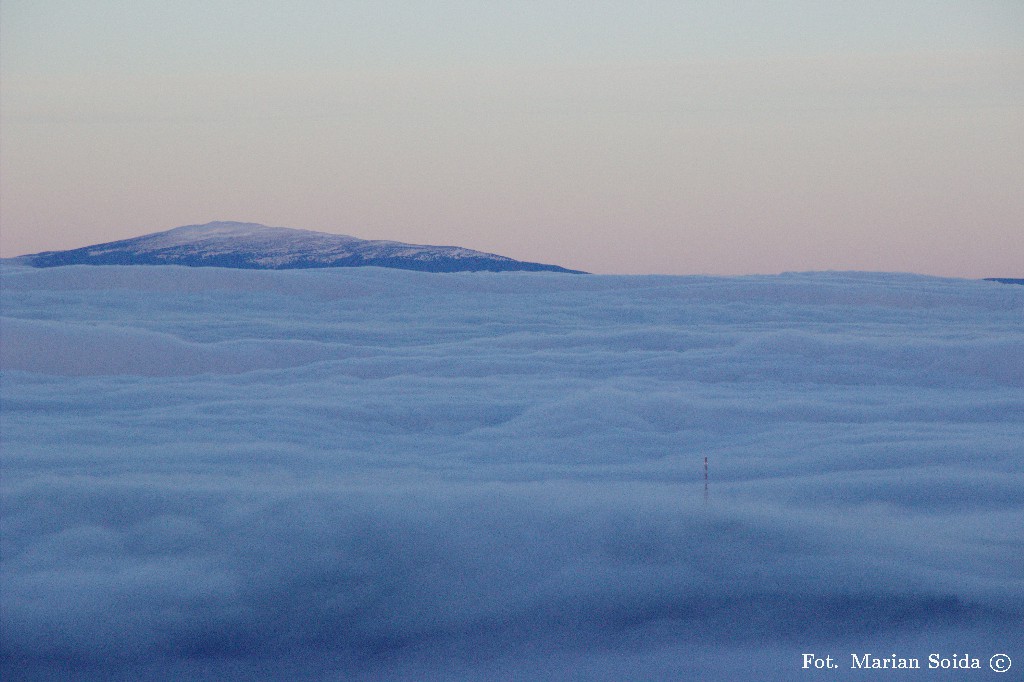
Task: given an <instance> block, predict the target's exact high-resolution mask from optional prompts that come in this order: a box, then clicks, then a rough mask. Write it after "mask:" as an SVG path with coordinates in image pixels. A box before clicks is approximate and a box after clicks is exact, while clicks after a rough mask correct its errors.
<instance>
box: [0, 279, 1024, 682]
mask: <svg viewBox="0 0 1024 682" xmlns="http://www.w3.org/2000/svg"><path fill="white" fill-rule="evenodd" d="M0 277H2V296H3V301H2V320H0V367H2V376H0V398H2V403H0V417H2V422H0V436H2V457H3V459H2V515H0V519H2V521H0V522H2V528H0V530H2V536H0V540H2V547H0V549H2V552H0V581H2V582H0V588H2V591H0V628H2V629H0V635H2V636H0V654H2V659H0V665H2V668H0V673H2V676H3V678H4V679H5V680H21V679H26V680H36V679H60V680H76V679H80V680H90V679H107V680H139V679H196V680H234V679H237V680H252V679H288V680H352V679H417V680H421V679H453V680H454V679H480V680H494V679H552V680H563V679H580V680H591V679H593V680H625V679H629V680H643V679H651V680H656V679H703V680H718V679H723V680H726V679H844V678H851V679H868V678H867V677H865V675H866V674H867V673H865V672H864V671H856V670H853V671H851V670H850V669H849V665H850V654H851V653H858V654H860V653H865V652H868V653H874V654H875V655H877V656H881V657H889V655H890V654H893V653H895V654H896V655H897V656H900V657H918V658H920V659H921V660H922V663H923V665H924V666H927V657H928V655H929V654H931V653H933V652H937V653H939V654H941V655H943V656H952V655H953V654H960V655H961V656H962V655H963V654H965V653H966V654H969V655H970V656H972V657H975V658H978V659H980V661H981V665H982V666H983V668H984V670H983V671H981V672H980V673H978V674H979V675H981V676H985V677H987V676H988V675H991V674H992V673H991V672H990V671H989V670H988V661H989V657H990V656H992V655H993V654H996V653H1007V654H1008V655H1010V656H1011V657H1013V658H1014V661H1015V665H1014V668H1015V670H1013V671H1012V673H1011V677H1012V675H1013V674H1016V673H1017V672H1019V669H1024V628H1022V625H1021V624H1022V622H1024V287H1019V286H1012V285H1002V284H997V283H992V282H978V281H965V280H948V279H937V278H928V277H919V276H912V275H886V274H848V273H818V274H792V275H781V276H773V277H741V278H704V277H605V276H573V275H557V274H542V273H529V274H525V273H501V274H487V273H479V274H469V273H461V274H449V275H438V274H429V273H416V272H405V271H398V270H382V269H377V268H358V269H330V270H316V271H312V270H300V271H246V270H224V269H216V268H197V269H189V268H180V267H140V266H136V267H89V266H77V267H64V268H52V269H30V268H22V267H16V266H4V267H3V268H2V270H0ZM705 457H707V461H708V472H709V480H708V484H707V486H706V487H705V480H704V458H705ZM807 652H814V653H816V654H818V655H821V656H824V655H831V656H833V658H834V659H836V660H837V661H838V662H839V664H840V665H841V668H840V669H838V670H832V671H814V670H803V669H801V664H802V654H803V653H807ZM963 675H964V673H963V672H962V671H959V672H958V671H945V673H943V671H941V670H940V671H912V673H911V674H910V675H909V676H908V679H909V678H912V679H922V678H926V679H937V678H942V679H961V678H962V677H963ZM890 677H892V678H897V679H902V678H903V677H902V676H900V675H898V674H888V675H886V679H889V678H890ZM878 679H880V678H878Z"/></svg>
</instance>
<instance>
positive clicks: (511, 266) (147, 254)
mask: <svg viewBox="0 0 1024 682" xmlns="http://www.w3.org/2000/svg"><path fill="white" fill-rule="evenodd" d="M11 260H12V261H14V262H17V263H21V264H24V265H30V266H33V267H37V268H47V267H56V266H60V265H185V266H190V267H221V268H246V269H261V270H285V269H296V268H344V267H363V266H377V267H383V268H399V269H402V270H421V271H425V272H464V271H490V272H503V271H532V272H563V273H572V274H585V273H583V272H582V271H580V270H569V269H567V268H563V267H560V266H557V265H546V264H543V263H530V262H526V261H518V260H515V259H512V258H508V257H506V256H499V255H496V254H493V253H484V252H483V251H474V250H472V249H464V248H461V247H457V246H424V245H419V244H404V243H402V242H392V241H383V240H370V239H358V238H356V237H349V236H347V235H339V234H329V233H326V232H314V231H312V230H296V229H291V228H286V227H267V226H266V225H259V224H257V223H233V222H214V223H208V224H206V225H186V226H184V227H177V228H174V229H172V230H166V231H163V232H154V233H152V234H147V235H143V236H141V237H133V238H132V239H123V240H121V241H116V242H107V243H104V244H95V245H93V246H86V247H82V248H80V249H71V250H68V251H45V252H43V253H36V254H30V255H27V256H20V257H18V258H13V259H11Z"/></svg>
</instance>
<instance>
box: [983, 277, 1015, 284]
mask: <svg viewBox="0 0 1024 682" xmlns="http://www.w3.org/2000/svg"><path fill="white" fill-rule="evenodd" d="M985 281H986V282H999V283H1000V284H1024V279H1012V278H1010V277H986V278H985Z"/></svg>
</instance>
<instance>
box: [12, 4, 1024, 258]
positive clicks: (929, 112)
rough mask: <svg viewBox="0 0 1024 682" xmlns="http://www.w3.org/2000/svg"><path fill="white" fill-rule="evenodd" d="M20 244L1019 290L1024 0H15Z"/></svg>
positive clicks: (15, 213)
mask: <svg viewBox="0 0 1024 682" xmlns="http://www.w3.org/2000/svg"><path fill="white" fill-rule="evenodd" d="M0 88H2V90H0V126H2V128H0V152H2V154H0V254H2V255H3V256H15V255H21V254H24V253H31V252H37V251H43V250H53V249H66V248H74V247H79V246H85V245H88V244H91V243H97V242H103V241H111V240H115V239H123V238H128V237H132V236H137V235H139V234H144V233H149V232H154V231H157V230H162V229H168V228H171V227H176V226H179V225H185V224H195V223H205V222H209V221H212V220H238V221H252V222H259V223H263V224H267V225H274V226H285V227H298V228H306V229H314V230H322V231H326V232H335V233H341V234H350V235H353V236H357V237H363V238H377V239H394V240H399V241H406V242H412V243H423V244H453V245H459V246H465V247H468V248H473V249H478V250H483V251H489V252H494V253H499V254H502V255H507V256H511V257H514V258H519V259H524V260H531V261H540V262H549V263H557V264H559V265H563V266H565V267H570V268H576V269H583V270H588V271H592V272H598V273H615V274H644V273H663V274H690V273H706V274H744V273H775V272H781V271H790V270H826V269H838V270H851V269H854V270H885V271H909V272H917V273H924V274H935V275H945V276H958V277H982V276H1014V275H1016V276H1020V275H1021V274H1022V270H1021V267H1022V265H1021V264H1022V263H1024V238H1022V237H1021V233H1022V229H1021V228H1022V224H1024V192H1021V191H1020V187H1022V186H1024V4H1022V3H1020V2H1018V1H1017V0H979V1H977V2H963V1H962V0H907V1H906V2H899V3H893V2H891V1H888V2H882V1H875V0H867V1H865V2H858V3H822V2H812V1H807V2H796V1H785V0H780V1H779V2H772V3H762V2H739V1H736V2H728V1H725V2H723V1H721V0H715V1H713V2H712V1H710V0H709V1H698V0H694V1H692V2H643V1H641V2H630V3H623V2H601V1H596V2H586V3H583V2H570V1H568V0H554V1H551V2H544V3H540V2H517V3H496V2H474V1H470V0H467V1H464V2H431V3H425V2H389V3H379V2H359V1H353V2H321V1H313V0H307V1H301V0H300V1H290V2H276V1H268V2H261V3H258V4H253V3H251V2H241V1H232V0H222V1H219V2H197V1H189V0H183V1H182V2H175V3H163V2H138V1H134V2H128V1H118V0H95V1H92V2H88V3H82V2H77V1H59V0H4V2H3V3H2V5H0Z"/></svg>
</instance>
